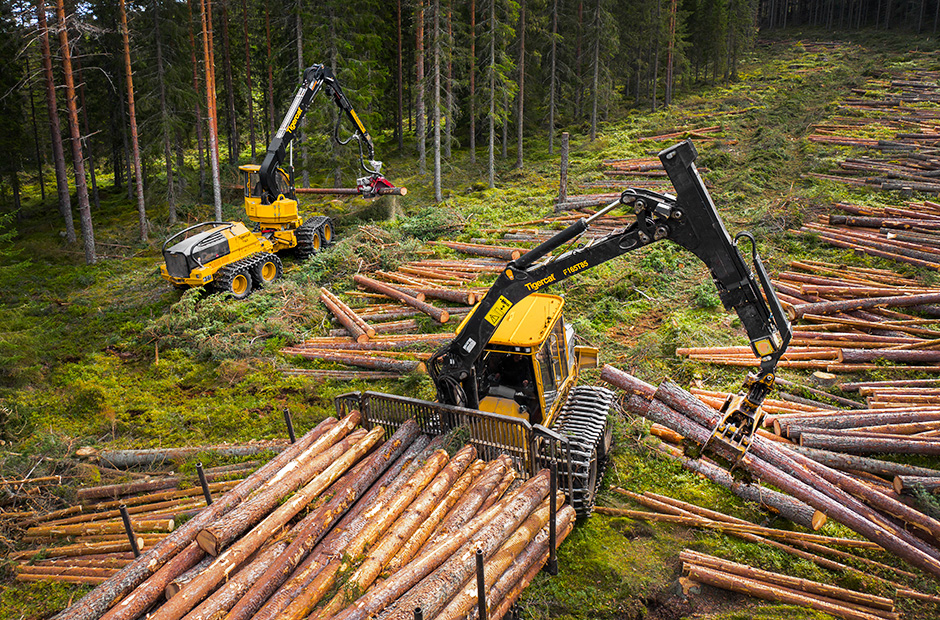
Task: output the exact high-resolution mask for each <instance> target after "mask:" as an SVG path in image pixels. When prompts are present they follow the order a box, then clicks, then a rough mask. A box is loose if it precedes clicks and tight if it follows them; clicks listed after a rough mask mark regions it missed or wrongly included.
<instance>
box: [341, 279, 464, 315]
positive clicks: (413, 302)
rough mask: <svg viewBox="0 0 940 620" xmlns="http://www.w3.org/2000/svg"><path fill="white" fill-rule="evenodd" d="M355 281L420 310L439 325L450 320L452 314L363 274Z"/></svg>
mask: <svg viewBox="0 0 940 620" xmlns="http://www.w3.org/2000/svg"><path fill="white" fill-rule="evenodd" d="M353 281H355V283H356V284H358V285H359V286H362V287H364V288H367V289H370V290H373V291H377V292H379V293H382V294H383V295H385V296H387V297H391V298H392V299H397V300H398V301H400V302H402V303H403V304H406V305H409V306H411V307H412V308H414V309H416V310H420V311H421V312H424V313H425V314H427V315H428V316H430V317H431V318H433V319H434V320H435V321H437V322H439V323H446V322H447V320H448V319H449V318H450V314H449V313H448V312H447V311H446V310H441V309H440V308H435V307H434V306H432V305H430V304H427V303H425V302H423V301H418V300H417V299H416V298H415V297H412V296H411V295H406V294H405V293H402V292H401V291H398V290H395V289H393V288H391V287H390V286H388V285H386V284H383V283H381V282H378V281H377V280H373V279H372V278H367V277H366V276H363V275H361V274H356V275H355V276H354V277H353Z"/></svg>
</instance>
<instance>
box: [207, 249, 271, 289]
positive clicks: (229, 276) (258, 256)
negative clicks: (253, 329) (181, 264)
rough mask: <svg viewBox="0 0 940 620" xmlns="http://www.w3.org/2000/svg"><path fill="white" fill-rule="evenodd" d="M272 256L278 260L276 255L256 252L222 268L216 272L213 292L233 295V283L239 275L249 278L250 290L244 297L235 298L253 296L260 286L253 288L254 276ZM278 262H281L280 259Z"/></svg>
mask: <svg viewBox="0 0 940 620" xmlns="http://www.w3.org/2000/svg"><path fill="white" fill-rule="evenodd" d="M272 256H273V257H274V258H277V256H276V255H274V254H271V253H269V252H256V253H254V254H251V255H249V256H246V257H245V258H241V259H239V260H237V261H235V262H234V263H229V264H228V265H226V266H224V267H222V268H221V269H219V270H218V271H217V272H216V274H215V279H214V280H213V281H212V284H211V286H212V289H213V291H214V292H218V293H226V292H228V293H231V289H232V282H233V281H234V280H235V278H236V277H238V276H239V275H246V276H248V282H249V286H248V290H247V291H246V292H245V294H244V295H241V296H237V295H234V293H233V296H236V297H238V298H240V299H244V298H245V297H248V295H249V294H251V291H252V289H253V288H255V287H256V286H258V284H257V283H256V284H255V285H254V286H252V280H253V275H252V274H253V273H254V272H255V270H256V269H257V268H259V267H260V266H261V263H263V262H264V261H265V260H266V259H268V258H269V257H272ZM278 262H280V259H278Z"/></svg>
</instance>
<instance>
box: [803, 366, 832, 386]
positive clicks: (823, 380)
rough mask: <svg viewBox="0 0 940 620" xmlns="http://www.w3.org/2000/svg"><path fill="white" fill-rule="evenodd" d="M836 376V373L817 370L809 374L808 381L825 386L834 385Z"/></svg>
mask: <svg viewBox="0 0 940 620" xmlns="http://www.w3.org/2000/svg"><path fill="white" fill-rule="evenodd" d="M836 378H837V377H836V375H834V374H833V373H831V372H823V371H821V370H817V371H816V372H814V373H813V374H812V375H810V381H812V382H813V383H814V384H815V385H819V386H826V387H828V386H831V385H835V382H836Z"/></svg>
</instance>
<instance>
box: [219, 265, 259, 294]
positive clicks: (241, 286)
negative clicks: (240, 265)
mask: <svg viewBox="0 0 940 620" xmlns="http://www.w3.org/2000/svg"><path fill="white" fill-rule="evenodd" d="M219 285H220V292H221V293H224V294H226V295H230V296H231V297H232V298H233V299H244V298H246V297H248V296H249V295H251V286H252V280H251V274H250V273H248V270H246V269H241V270H239V271H237V272H235V273H234V274H232V277H231V278H225V280H224V281H222V282H219Z"/></svg>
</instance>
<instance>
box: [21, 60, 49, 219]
mask: <svg viewBox="0 0 940 620" xmlns="http://www.w3.org/2000/svg"><path fill="white" fill-rule="evenodd" d="M24 59H25V62H26V75H32V72H31V71H30V70H29V54H26V55H25V56H24ZM29 111H30V118H31V119H32V122H33V144H34V145H35V146H36V174H37V178H38V179H39V195H40V199H41V201H42V202H43V203H45V202H46V179H45V176H44V175H43V172H42V167H43V158H42V146H41V145H40V142H39V125H38V124H37V123H36V102H35V101H34V99H33V81H32V80H29Z"/></svg>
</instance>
